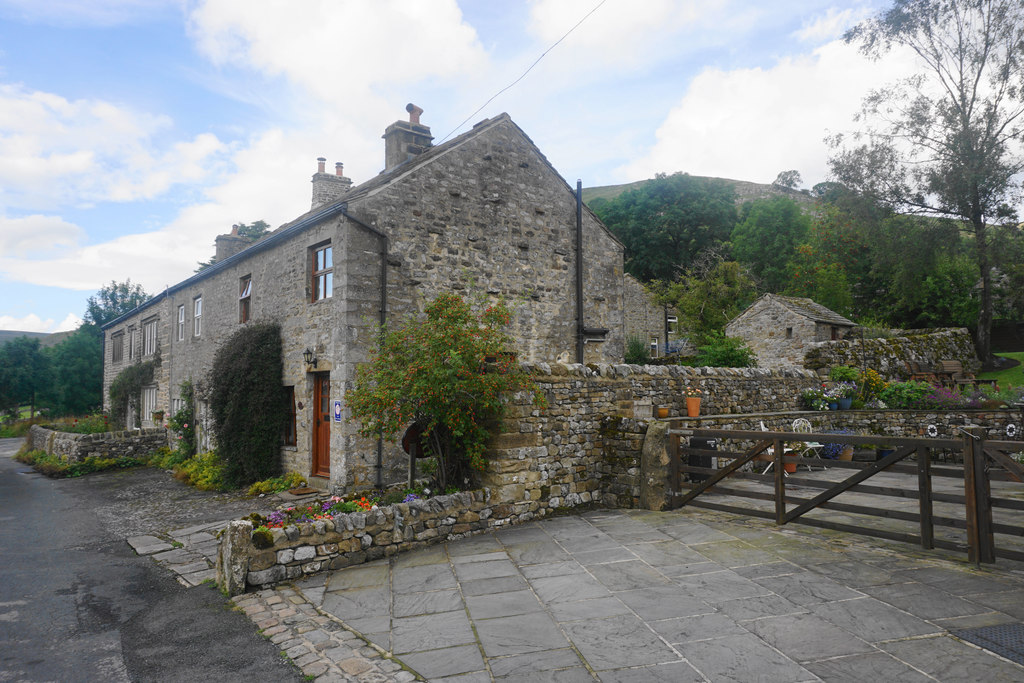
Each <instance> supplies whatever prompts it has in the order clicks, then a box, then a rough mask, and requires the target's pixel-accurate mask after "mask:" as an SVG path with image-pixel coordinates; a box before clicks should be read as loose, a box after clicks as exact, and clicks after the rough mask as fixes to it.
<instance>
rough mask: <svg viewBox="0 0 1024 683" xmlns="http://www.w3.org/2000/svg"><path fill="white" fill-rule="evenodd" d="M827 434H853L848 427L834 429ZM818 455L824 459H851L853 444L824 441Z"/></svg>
mask: <svg viewBox="0 0 1024 683" xmlns="http://www.w3.org/2000/svg"><path fill="white" fill-rule="evenodd" d="M827 433H828V434H853V432H851V431H850V430H849V429H834V430H832V431H830V432H827ZM819 455H820V456H821V457H822V458H824V459H825V460H853V444H852V443H842V442H839V441H826V442H825V443H824V444H823V445H822V447H821V452H820V453H819Z"/></svg>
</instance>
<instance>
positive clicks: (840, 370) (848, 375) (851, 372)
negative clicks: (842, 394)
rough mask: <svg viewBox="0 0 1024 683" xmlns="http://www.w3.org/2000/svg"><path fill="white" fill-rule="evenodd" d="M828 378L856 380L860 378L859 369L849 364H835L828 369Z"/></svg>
mask: <svg viewBox="0 0 1024 683" xmlns="http://www.w3.org/2000/svg"><path fill="white" fill-rule="evenodd" d="M828 378H829V379H830V380H832V381H833V382H856V381H857V380H858V379H859V378H860V371H859V370H858V369H857V368H851V367H850V366H849V365H837V366H835V367H834V368H832V369H831V370H829V373H828Z"/></svg>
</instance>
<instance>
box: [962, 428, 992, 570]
mask: <svg viewBox="0 0 1024 683" xmlns="http://www.w3.org/2000/svg"><path fill="white" fill-rule="evenodd" d="M963 432H964V438H963V452H964V499H965V502H966V507H967V520H966V521H967V559H968V560H970V561H971V562H974V563H975V564H980V563H982V562H986V563H992V562H995V561H996V558H995V543H994V540H993V537H992V500H991V491H990V486H989V481H988V468H987V467H986V465H985V442H984V435H985V430H984V429H982V428H980V427H968V428H967V429H964V430H963Z"/></svg>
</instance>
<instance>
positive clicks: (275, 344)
mask: <svg viewBox="0 0 1024 683" xmlns="http://www.w3.org/2000/svg"><path fill="white" fill-rule="evenodd" d="M283 369H284V366H283V362H282V360H281V328H280V326H279V325H277V324H276V323H255V324H251V325H246V326H245V327H242V328H241V329H239V330H238V331H237V332H235V333H234V334H233V335H231V337H229V338H228V340H227V341H226V342H225V343H224V344H223V345H222V346H221V347H220V348H219V349H217V354H216V356H215V357H214V360H213V368H212V370H211V371H210V412H211V414H212V415H213V423H214V431H215V432H216V434H217V452H218V453H220V457H221V459H222V460H223V462H224V468H225V470H224V475H225V477H226V479H227V481H228V482H230V483H231V484H232V485H234V486H243V485H246V484H251V483H252V482H255V481H260V480H262V479H269V478H270V477H276V476H278V475H279V474H280V473H281V458H280V447H281V433H282V432H283V431H284V427H285V420H286V419H287V417H288V412H287V410H288V407H287V405H286V397H285V392H284V388H283V386H282V384H281V377H282V373H283Z"/></svg>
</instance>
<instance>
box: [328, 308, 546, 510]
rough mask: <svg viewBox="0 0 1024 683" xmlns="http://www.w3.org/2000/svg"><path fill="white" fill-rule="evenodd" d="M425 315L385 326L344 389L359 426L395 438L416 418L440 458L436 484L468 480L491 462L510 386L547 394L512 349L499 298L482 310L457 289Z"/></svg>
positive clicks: (425, 441) (366, 431) (370, 433)
mask: <svg viewBox="0 0 1024 683" xmlns="http://www.w3.org/2000/svg"><path fill="white" fill-rule="evenodd" d="M425 312H426V316H425V317H424V318H421V319H410V320H406V321H405V323H404V324H402V325H401V326H399V327H397V328H395V329H390V328H389V329H385V330H384V331H382V333H381V346H380V348H379V350H378V351H377V352H376V353H374V354H373V357H372V358H371V360H370V362H369V363H368V364H366V365H364V366H362V367H360V368H359V371H358V373H357V375H356V384H355V388H353V389H352V390H350V391H349V392H348V393H347V394H346V395H345V402H346V404H347V405H348V407H349V409H350V410H351V412H352V419H354V420H356V421H358V422H359V424H360V426H359V433H360V434H362V435H363V436H366V437H372V438H376V437H378V436H383V437H384V438H387V439H391V438H394V436H395V435H396V434H398V432H399V431H400V430H405V429H407V428H408V427H409V426H410V425H416V426H417V427H419V429H420V433H421V434H422V436H421V442H422V445H423V447H424V451H425V453H427V454H429V455H431V456H432V457H434V458H435V459H436V461H437V470H436V472H437V484H438V487H439V488H440V489H441V490H442V491H444V490H447V488H448V487H449V486H450V485H455V486H459V487H461V486H464V485H466V483H467V481H468V480H470V479H471V478H472V474H473V470H482V469H483V468H484V467H485V465H486V459H485V458H484V452H485V449H486V446H487V443H488V441H489V440H490V438H491V428H492V427H494V426H496V425H497V423H498V420H499V419H500V418H501V416H502V414H503V413H504V410H505V401H506V399H507V397H508V394H509V393H510V392H514V391H531V392H533V395H534V401H535V402H536V403H538V404H539V403H543V397H542V396H541V395H540V394H539V393H538V391H537V389H536V387H535V385H534V384H533V382H532V381H531V380H530V378H529V377H528V376H527V375H526V373H525V371H523V370H522V368H520V367H519V366H518V365H517V364H516V362H515V356H514V354H513V353H511V351H512V349H514V348H515V344H514V343H513V341H512V339H511V338H510V337H509V336H508V335H507V334H505V333H504V332H503V331H502V329H503V328H504V327H506V326H507V325H508V323H509V320H510V319H511V314H510V313H509V310H508V308H507V307H506V306H505V305H504V304H501V303H498V304H494V305H492V306H487V307H486V308H484V310H482V311H481V312H479V313H476V312H474V311H473V309H472V308H471V307H470V305H469V304H468V303H467V302H466V301H465V300H463V299H462V297H460V296H459V295H457V294H441V295H439V296H438V297H437V298H436V299H434V300H433V301H432V302H430V304H429V305H428V306H427V308H426V311H425Z"/></svg>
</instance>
